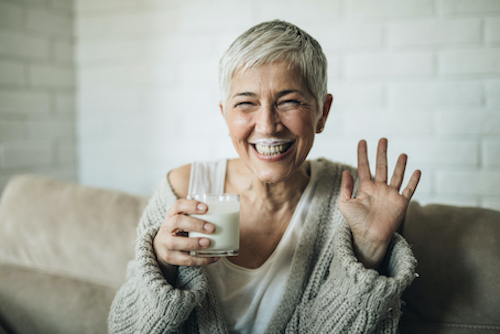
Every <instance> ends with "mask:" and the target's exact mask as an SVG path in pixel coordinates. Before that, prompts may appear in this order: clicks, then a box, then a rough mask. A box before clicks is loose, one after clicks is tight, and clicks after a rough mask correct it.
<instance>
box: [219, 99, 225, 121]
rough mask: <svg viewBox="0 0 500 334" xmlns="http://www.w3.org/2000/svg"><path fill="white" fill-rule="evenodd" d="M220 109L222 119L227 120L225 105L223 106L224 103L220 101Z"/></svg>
mask: <svg viewBox="0 0 500 334" xmlns="http://www.w3.org/2000/svg"><path fill="white" fill-rule="evenodd" d="M219 108H220V113H221V114H222V117H224V119H226V114H225V113H224V105H223V104H222V101H219Z"/></svg>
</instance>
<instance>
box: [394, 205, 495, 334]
mask: <svg viewBox="0 0 500 334" xmlns="http://www.w3.org/2000/svg"><path fill="white" fill-rule="evenodd" d="M402 234H403V236H404V237H405V238H406V239H407V240H408V242H409V243H410V245H411V247H412V249H413V252H414V254H415V257H416V258H417V260H418V267H417V273H418V274H419V277H418V278H417V279H415V281H414V282H413V284H412V285H411V286H410V288H409V289H408V290H407V291H406V293H405V295H404V300H405V302H406V305H405V308H404V313H403V317H402V321H401V322H402V327H405V328H406V330H402V333H423V332H425V333H492V331H500V312H499V310H500V298H499V296H500V279H498V275H499V273H500V212H498V211H494V210H488V209H481V208H472V207H471V208H467V207H454V206H447V205H428V206H424V207H422V206H420V205H419V204H418V203H416V202H412V203H411V204H410V207H409V209H408V212H407V216H406V218H405V223H404V228H403V231H402ZM422 326H424V327H422ZM412 329H413V331H412Z"/></svg>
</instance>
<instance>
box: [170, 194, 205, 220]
mask: <svg viewBox="0 0 500 334" xmlns="http://www.w3.org/2000/svg"><path fill="white" fill-rule="evenodd" d="M207 211H208V206H207V205H206V204H205V203H203V202H199V201H195V200H190V199H185V198H181V199H178V200H177V201H175V203H174V205H172V207H171V208H170V209H169V210H168V211H167V215H168V216H170V217H173V216H175V215H178V214H187V215H193V214H204V213H206V212H207Z"/></svg>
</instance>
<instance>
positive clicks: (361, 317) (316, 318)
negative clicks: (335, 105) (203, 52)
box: [109, 21, 420, 333]
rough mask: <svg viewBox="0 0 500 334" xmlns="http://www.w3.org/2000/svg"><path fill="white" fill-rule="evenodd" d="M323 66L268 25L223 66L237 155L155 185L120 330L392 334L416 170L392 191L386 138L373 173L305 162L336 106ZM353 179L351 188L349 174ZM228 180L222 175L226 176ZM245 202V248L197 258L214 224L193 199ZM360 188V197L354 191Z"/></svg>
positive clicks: (292, 31)
mask: <svg viewBox="0 0 500 334" xmlns="http://www.w3.org/2000/svg"><path fill="white" fill-rule="evenodd" d="M326 81H327V79H326V58H325V56H324V54H323V52H322V50H321V47H320V45H319V44H318V43H317V42H316V41H315V40H314V39H313V38H312V37H311V36H309V35H308V34H307V33H305V32H304V31H302V30H300V29H299V28H297V27H296V26H294V25H292V24H289V23H286V22H282V21H271V22H265V23H262V24H259V25H257V26H255V27H253V28H251V29H250V30H248V31H247V32H245V33H244V34H242V35H241V36H240V37H238V39H236V41H235V42H234V43H233V44H232V45H231V46H230V48H229V50H228V51H227V52H226V54H225V55H224V56H223V58H222V59H221V63H220V82H221V90H222V102H221V104H220V108H221V113H222V115H223V117H224V119H225V121H226V123H227V125H228V128H229V133H230V136H231V139H232V142H233V145H234V147H235V148H236V150H237V152H238V155H239V158H238V159H233V160H229V161H227V162H226V160H222V161H217V162H204V163H193V164H191V165H187V166H183V167H180V168H178V169H175V170H173V171H171V172H170V173H169V174H168V176H167V177H166V178H165V179H164V180H163V181H162V182H161V184H160V186H159V188H158V190H157V191H156V193H155V194H154V196H153V197H152V199H151V201H150V203H149V205H148V207H147V209H146V210H145V212H144V214H143V217H142V219H141V222H140V224H139V228H138V241H137V247H136V258H135V260H134V261H132V262H131V263H130V265H129V268H128V275H127V282H126V283H125V284H124V286H123V287H122V288H121V289H120V291H119V292H118V294H117V296H116V297H115V300H114V302H113V305H112V308H111V313H110V317H109V329H110V332H112V333H122V332H123V333H132V332H133V333H136V332H140V333H170V332H185V333H198V332H200V333H223V332H238V333H264V332H266V333H279V332H287V333H372V332H376V333H394V332H396V331H397V326H398V321H399V315H400V306H401V294H402V292H403V290H404V289H405V288H406V287H407V286H408V285H409V284H410V283H411V281H412V280H413V278H414V275H415V273H414V268H415V265H416V261H415V259H414V257H413V255H412V253H411V251H410V249H409V247H408V245H407V243H406V241H405V240H404V239H403V238H402V237H401V236H400V235H398V234H397V233H396V231H397V229H398V227H399V225H400V224H401V221H402V219H403V217H404V215H405V211H406V207H407V205H408V202H409V200H410V199H411V197H412V195H413V193H414V191H415V188H416V186H417V183H418V180H419V178H420V172H419V171H416V172H414V173H413V175H412V177H411V179H410V181H409V183H408V186H407V187H406V188H405V189H404V190H403V191H402V193H401V194H400V188H401V185H402V181H403V175H404V170H405V165H406V156H405V155H401V156H400V158H399V160H398V161H397V164H396V167H395V171H394V175H393V176H392V179H391V180H390V182H389V184H388V183H387V159H386V150H387V140H385V139H381V140H380V142H379V145H378V153H377V161H376V173H375V177H374V179H372V177H371V174H370V169H369V165H368V159H367V148H366V142H365V141H361V142H360V143H359V147H358V170H357V172H356V170H354V169H353V168H351V167H349V166H343V165H339V164H336V163H333V162H330V161H327V160H323V159H320V160H315V161H308V160H306V158H307V155H308V153H309V150H310V149H311V147H312V145H313V141H314V137H315V134H316V133H320V132H322V131H323V128H324V125H325V122H326V120H327V117H328V113H329V111H330V106H331V104H332V100H333V98H332V96H331V95H330V94H327V92H326ZM356 174H357V179H356V180H355V178H354V176H353V175H356ZM221 175H222V177H220V176H221ZM212 191H217V192H226V193H237V194H240V198H241V216H240V231H241V232H240V251H239V256H237V257H231V258H222V259H220V258H201V257H200V258H197V257H193V256H190V253H189V251H190V250H200V249H205V248H207V247H208V246H209V244H210V240H209V239H207V238H187V237H186V233H188V232H202V233H205V234H211V233H213V231H214V226H213V225H212V224H210V223H208V222H204V221H203V220H201V219H196V218H193V217H190V216H189V215H192V214H198V215H199V214H204V213H206V212H207V206H206V204H203V203H201V202H197V201H194V200H187V199H186V197H187V195H188V194H189V193H195V192H212ZM354 193H355V194H356V195H355V196H353V194H354Z"/></svg>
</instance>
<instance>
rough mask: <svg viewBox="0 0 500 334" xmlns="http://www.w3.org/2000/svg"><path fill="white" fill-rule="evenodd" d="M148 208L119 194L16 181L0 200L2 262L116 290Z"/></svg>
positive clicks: (51, 182)
mask: <svg viewBox="0 0 500 334" xmlns="http://www.w3.org/2000/svg"><path fill="white" fill-rule="evenodd" d="M146 204H147V199H146V198H144V197H139V196H132V195H129V194H125V193H121V192H118V191H110V190H103V189H94V188H90V187H85V186H82V185H77V184H72V183H67V182H62V181H56V180H52V179H47V178H43V177H39V176H34V175H20V176H16V177H14V178H12V179H11V181H9V183H8V184H7V186H6V188H5V189H4V192H3V194H2V198H1V200H0V245H1V247H0V262H4V263H10V264H15V265H17V266H25V267H29V268H36V269H38V270H42V271H45V272H49V273H54V274H57V275H63V276H68V277H77V278H79V279H81V280H89V281H92V282H96V283H99V284H105V285H108V286H112V287H118V286H120V285H121V284H122V283H123V282H124V279H125V270H126V264H127V262H128V261H129V260H130V259H132V258H133V256H134V246H133V241H134V240H135V236H136V232H135V229H136V226H137V224H138V222H139V218H140V216H141V213H142V211H143V209H144V208H145V206H146Z"/></svg>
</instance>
